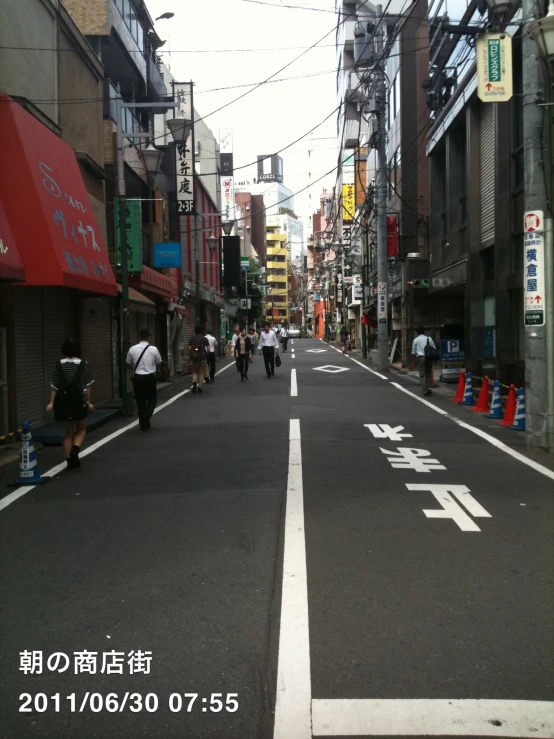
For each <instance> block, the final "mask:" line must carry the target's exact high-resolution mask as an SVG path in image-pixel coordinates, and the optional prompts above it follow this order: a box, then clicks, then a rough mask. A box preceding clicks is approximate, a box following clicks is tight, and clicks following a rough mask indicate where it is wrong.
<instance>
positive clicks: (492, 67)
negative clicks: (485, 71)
mask: <svg viewBox="0 0 554 739" xmlns="http://www.w3.org/2000/svg"><path fill="white" fill-rule="evenodd" d="M487 42H488V43H487V46H488V55H489V82H502V63H501V58H500V53H501V49H500V39H497V38H494V39H492V38H490V39H487Z"/></svg>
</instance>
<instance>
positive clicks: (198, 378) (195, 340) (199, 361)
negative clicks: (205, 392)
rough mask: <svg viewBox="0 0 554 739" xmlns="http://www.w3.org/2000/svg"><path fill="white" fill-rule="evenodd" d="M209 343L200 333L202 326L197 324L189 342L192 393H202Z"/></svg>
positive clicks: (202, 333) (201, 332)
mask: <svg viewBox="0 0 554 739" xmlns="http://www.w3.org/2000/svg"><path fill="white" fill-rule="evenodd" d="M209 348H210V342H209V341H208V339H207V338H206V336H205V335H204V332H203V331H202V326H201V325H200V324H199V323H197V324H196V326H195V327H194V334H193V335H192V336H191V337H190V340H189V359H190V360H191V361H192V392H193V393H195V392H196V391H197V390H198V392H199V393H201V392H202V388H203V386H204V378H205V377H206V367H207V366H208V349H209Z"/></svg>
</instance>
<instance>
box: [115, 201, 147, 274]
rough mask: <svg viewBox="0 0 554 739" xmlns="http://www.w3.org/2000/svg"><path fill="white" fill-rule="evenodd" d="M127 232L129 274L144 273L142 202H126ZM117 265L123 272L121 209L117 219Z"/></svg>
mask: <svg viewBox="0 0 554 739" xmlns="http://www.w3.org/2000/svg"><path fill="white" fill-rule="evenodd" d="M125 232H126V234H127V236H126V241H127V272H128V273H129V274H136V275H139V274H140V273H141V272H142V215H141V201H140V200H126V201H125ZM115 265H116V268H117V269H118V270H119V271H121V209H120V208H119V207H117V213H116V218H115Z"/></svg>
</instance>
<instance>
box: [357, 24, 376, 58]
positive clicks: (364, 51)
mask: <svg viewBox="0 0 554 739" xmlns="http://www.w3.org/2000/svg"><path fill="white" fill-rule="evenodd" d="M369 26H371V24H368V23H360V22H358V23H356V26H355V28H354V63H355V64H356V65H357V66H358V67H371V66H372V65H373V64H374V62H375V55H374V49H375V40H374V35H375V34H374V32H373V29H370V30H368V27H369Z"/></svg>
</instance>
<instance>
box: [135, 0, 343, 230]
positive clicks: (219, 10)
mask: <svg viewBox="0 0 554 739" xmlns="http://www.w3.org/2000/svg"><path fill="white" fill-rule="evenodd" d="M261 2H262V0H260V3H261ZM267 2H268V3H270V4H269V5H265V4H258V3H257V2H256V3H255V2H249V1H248V0H210V2H206V0H147V5H148V8H149V10H150V13H151V15H152V17H153V18H157V17H158V16H160V15H161V14H162V13H165V12H173V13H175V16H174V17H173V18H172V19H171V20H160V21H158V22H157V23H156V30H157V32H158V34H159V35H160V37H161V38H162V39H167V43H166V45H165V46H164V47H163V48H164V50H166V49H169V50H170V56H169V61H170V67H171V71H172V73H173V75H174V76H175V77H176V78H177V79H178V80H179V81H185V80H190V79H192V80H193V81H194V82H195V101H194V102H195V108H196V109H197V110H198V112H199V113H200V115H202V116H207V118H206V123H207V124H208V125H209V126H210V128H211V129H212V131H213V133H214V135H215V137H216V139H219V129H220V128H232V129H233V136H234V162H235V169H236V168H237V167H240V166H241V165H244V164H248V163H249V162H252V161H254V160H255V159H256V156H257V155H258V154H272V153H275V152H277V151H278V150H279V149H281V148H282V147H284V146H286V145H287V144H289V143H290V142H292V141H294V140H295V139H297V138H299V137H300V136H302V135H303V134H306V133H307V132H309V131H310V129H312V128H314V127H315V126H317V124H318V123H320V121H322V120H323V119H324V118H325V117H326V116H328V115H329V114H330V113H331V111H333V109H334V108H335V107H336V105H337V103H336V94H335V75H336V72H335V67H336V61H335V59H336V57H335V47H334V43H335V31H334V26H335V25H336V16H335V14H334V1H333V0H300V2H297V1H296V0H283V3H280V0H267ZM271 3H274V4H276V5H277V6H279V7H272V6H271ZM282 4H290V5H303V4H305V5H307V6H309V7H310V8H320V9H322V10H327V11H333V12H315V11H313V10H297V9H289V8H285V7H280V5H282ZM326 33H328V36H327V37H326V38H325V39H324V40H323V41H322V42H321V43H320V44H318V46H316V47H315V48H314V49H311V50H310V51H308V52H307V53H306V54H305V55H304V56H302V57H301V58H300V59H299V60H298V61H296V62H294V63H293V64H292V65H291V66H290V67H288V68H287V69H285V70H284V71H283V72H282V73H280V74H278V75H277V79H280V78H283V77H286V78H290V77H298V78H299V79H287V80H286V81H282V82H271V83H268V84H264V85H262V86H261V87H260V88H258V89H256V90H254V91H253V92H250V93H249V94H248V95H246V96H245V97H244V98H242V99H241V100H238V101H237V102H235V103H232V104H231V105H229V106H228V107H226V108H224V109H223V110H221V111H220V112H218V113H214V114H213V115H210V113H212V111H215V110H216V109H217V108H219V107H221V106H223V105H225V104H227V103H230V102H231V101H232V100H234V99H235V98H237V97H238V96H239V95H240V94H242V93H244V92H246V90H248V89H250V88H247V87H244V88H237V89H225V90H217V91H216V90H214V88H228V87H231V86H235V85H244V84H248V83H257V82H261V81H262V80H265V79H266V78H267V77H269V76H270V75H272V74H274V73H275V72H277V70H279V69H280V68H281V67H284V66H285V65H286V64H287V63H288V62H290V61H292V60H293V59H294V58H295V57H296V56H297V55H299V54H301V53H302V51H303V50H305V49H306V48H307V47H309V46H311V45H312V44H314V43H315V42H316V41H318V40H319V39H320V38H321V37H322V36H324V35H325V34H326ZM291 47H300V48H291ZM219 49H233V50H238V49H277V50H276V51H248V52H239V51H226V52H224V53H221V52H220V53H216V52H217V50H219ZM163 59H164V61H165V62H166V63H167V61H168V53H164V54H163ZM322 73H323V74H322ZM314 74H315V76H306V75H314ZM310 150H312V153H311V156H310V155H309V153H308V152H309V151H310ZM281 156H282V157H283V169H284V183H285V185H286V186H287V187H289V188H290V189H291V190H292V191H293V192H297V191H298V190H301V189H302V188H304V187H306V186H307V185H308V184H309V182H310V175H309V173H310V172H311V174H312V182H313V181H315V180H317V179H318V178H319V177H321V176H322V175H323V174H324V173H326V172H328V171H329V170H331V169H333V167H335V166H336V161H337V149H336V115H335V114H333V115H332V116H331V117H330V118H329V119H328V120H327V121H326V122H325V123H324V124H323V125H321V126H319V127H318V128H314V131H313V140H312V138H311V136H310V135H308V136H306V137H305V138H303V139H302V140H301V141H299V142H298V143H297V144H295V145H294V146H292V147H291V148H290V149H287V150H286V151H284V152H282V154H281ZM247 175H248V176H250V177H252V176H255V175H256V169H255V167H254V166H250V167H248V168H246V169H242V170H240V169H239V170H238V171H236V173H235V177H236V178H237V179H242V177H243V176H247ZM334 182H335V172H333V173H332V174H331V175H328V176H327V177H325V178H324V179H323V180H321V181H320V182H318V183H316V184H314V185H313V186H312V187H311V188H310V189H309V190H308V191H305V192H303V193H302V194H300V195H298V196H296V197H295V210H296V213H297V215H298V216H301V217H302V219H303V220H304V223H305V233H306V235H307V233H308V230H309V229H308V214H309V212H310V211H309V208H310V200H309V193H311V195H312V201H311V202H312V204H313V210H317V204H318V202H319V195H320V193H321V191H322V188H323V187H324V186H326V187H327V188H328V189H331V188H332V187H333V185H334Z"/></svg>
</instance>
